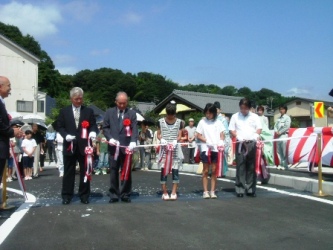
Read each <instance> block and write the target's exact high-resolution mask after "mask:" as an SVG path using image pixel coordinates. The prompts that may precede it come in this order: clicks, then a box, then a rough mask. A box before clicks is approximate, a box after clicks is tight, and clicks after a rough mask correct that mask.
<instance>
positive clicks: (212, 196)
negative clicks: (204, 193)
mask: <svg viewBox="0 0 333 250" xmlns="http://www.w3.org/2000/svg"><path fill="white" fill-rule="evenodd" d="M210 198H211V199H216V198H217V196H216V194H215V192H214V191H210Z"/></svg>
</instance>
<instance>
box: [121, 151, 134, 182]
mask: <svg viewBox="0 0 333 250" xmlns="http://www.w3.org/2000/svg"><path fill="white" fill-rule="evenodd" d="M125 153H126V156H125V161H124V165H123V168H122V169H121V176H120V180H121V181H127V180H128V179H129V177H130V173H131V165H132V155H133V150H131V149H129V147H127V148H126V149H125Z"/></svg>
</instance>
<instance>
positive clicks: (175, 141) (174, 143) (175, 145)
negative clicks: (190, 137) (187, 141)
mask: <svg viewBox="0 0 333 250" xmlns="http://www.w3.org/2000/svg"><path fill="white" fill-rule="evenodd" d="M172 145H173V147H174V148H176V147H177V140H173V141H172Z"/></svg>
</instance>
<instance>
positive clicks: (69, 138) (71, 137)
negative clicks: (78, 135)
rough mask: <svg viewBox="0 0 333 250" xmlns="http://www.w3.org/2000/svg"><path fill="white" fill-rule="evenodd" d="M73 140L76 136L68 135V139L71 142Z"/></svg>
mask: <svg viewBox="0 0 333 250" xmlns="http://www.w3.org/2000/svg"><path fill="white" fill-rule="evenodd" d="M73 140H75V136H74V135H66V141H68V142H71V141H73Z"/></svg>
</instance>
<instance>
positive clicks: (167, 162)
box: [163, 143, 175, 176]
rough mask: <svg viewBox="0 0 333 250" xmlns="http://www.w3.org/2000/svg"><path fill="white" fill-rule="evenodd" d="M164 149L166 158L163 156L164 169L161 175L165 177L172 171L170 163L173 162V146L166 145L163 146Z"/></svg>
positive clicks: (170, 144)
mask: <svg viewBox="0 0 333 250" xmlns="http://www.w3.org/2000/svg"><path fill="white" fill-rule="evenodd" d="M165 149H166V156H165V162H164V169H163V175H164V176H167V175H168V174H170V173H171V169H172V161H173V152H174V149H175V148H174V145H173V144H172V143H168V144H167V145H166V146H165Z"/></svg>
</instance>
